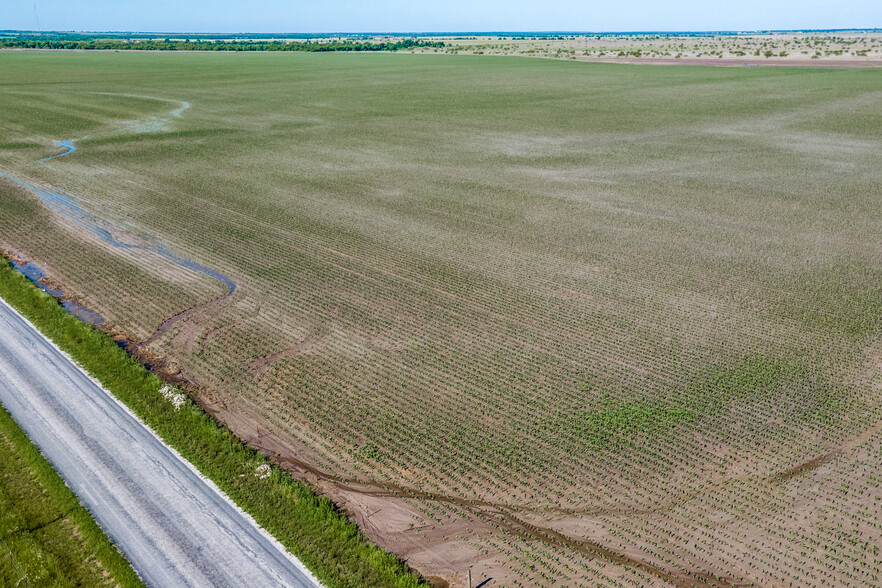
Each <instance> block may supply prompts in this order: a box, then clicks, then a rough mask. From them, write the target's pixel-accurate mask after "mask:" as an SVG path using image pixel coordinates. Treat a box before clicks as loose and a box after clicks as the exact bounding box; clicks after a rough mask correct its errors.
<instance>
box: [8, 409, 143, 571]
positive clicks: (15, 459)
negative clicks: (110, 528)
mask: <svg viewBox="0 0 882 588" xmlns="http://www.w3.org/2000/svg"><path fill="white" fill-rule="evenodd" d="M0 584H2V585H3V586H96V587H97V586H102V587H103V586H107V587H108V588H109V587H112V586H143V584H142V583H141V582H140V580H139V579H138V576H137V574H135V571H134V570H133V569H132V567H131V566H130V565H129V563H128V561H126V559H125V557H123V556H122V555H121V554H120V553H119V552H118V551H117V550H116V548H115V547H114V546H113V544H112V543H111V542H110V540H109V539H108V538H107V535H105V534H104V532H103V531H102V530H101V528H100V527H98V525H97V524H96V523H95V521H94V519H92V516H91V515H90V514H89V511H87V510H86V509H85V508H83V506H82V505H81V504H79V502H78V501H77V498H76V496H75V495H74V494H73V492H71V491H70V488H68V487H67V486H65V484H64V482H63V481H62V480H61V478H59V477H58V474H57V473H56V472H55V470H53V469H52V466H51V465H50V464H49V462H47V461H46V458H45V457H43V456H42V455H41V454H40V450H39V449H37V448H36V447H35V446H34V444H33V443H31V442H30V441H29V440H28V438H27V436H26V435H25V434H24V432H23V431H22V430H21V429H20V428H19V427H18V425H16V424H15V421H13V420H12V417H10V416H9V413H7V412H6V411H5V410H3V408H2V407H0Z"/></svg>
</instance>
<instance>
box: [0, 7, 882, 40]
mask: <svg viewBox="0 0 882 588" xmlns="http://www.w3.org/2000/svg"><path fill="white" fill-rule="evenodd" d="M831 28H882V0H734V1H733V0H619V1H616V0H581V1H580V0H553V1H550V2H549V1H542V0H484V1H482V0H439V1H435V2H425V1H423V2H420V1H419V0H416V1H415V0H359V1H355V0H313V1H305V0H250V1H249V0H0V29H3V30H8V29H27V30H44V31H49V30H66V31H157V32H217V33H237V32H252V33H269V32H288V33H324V32H455V31H592V32H621V31H721V30H725V31H739V30H768V29H831Z"/></svg>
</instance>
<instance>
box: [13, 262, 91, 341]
mask: <svg viewBox="0 0 882 588" xmlns="http://www.w3.org/2000/svg"><path fill="white" fill-rule="evenodd" d="M12 267H14V268H15V269H16V270H18V271H19V272H21V273H22V275H24V276H25V277H26V278H27V279H29V280H30V281H32V282H33V283H34V284H36V285H37V287H39V288H40V290H42V291H43V292H46V293H47V294H51V295H52V296H55V297H56V298H59V299H60V298H61V297H62V296H64V290H53V289H52V288H50V287H49V286H47V285H46V284H45V283H44V282H43V280H44V279H45V278H46V272H45V271H43V268H41V267H39V266H38V265H36V264H34V263H32V262H30V261H26V262H24V263H18V262H15V261H13V262H12ZM61 306H62V307H63V308H64V309H65V310H66V311H68V312H69V313H71V314H72V315H74V316H76V317H78V318H79V319H80V320H83V321H85V322H87V323H89V324H90V325H96V326H97V325H100V324H101V323H103V322H105V320H106V319H105V318H104V317H103V316H101V315H100V314H98V313H97V312H95V311H94V310H92V309H91V308H88V307H86V306H83V305H82V304H79V303H78V302H76V301H75V300H64V299H61Z"/></svg>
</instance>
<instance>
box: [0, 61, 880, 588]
mask: <svg viewBox="0 0 882 588" xmlns="http://www.w3.org/2000/svg"><path fill="white" fill-rule="evenodd" d="M880 84H882V72H880V71H879V70H878V69H835V70H834V69H823V68H812V69H797V68H702V67H680V66H677V67H669V68H657V67H641V66H628V65H610V64H588V63H574V62H566V61H549V60H529V59H523V58H514V57H511V58H500V57H480V56H453V55H381V54H373V55H349V54H347V55H340V54H334V55H330V54H328V55H300V54H296V55H291V54H284V55H282V54H279V55H276V54H272V55H270V54H208V55H203V54H113V53H102V54H81V53H76V54H72V53H67V54H59V53H54V54H48V53H2V54H0V172H2V173H4V174H6V175H7V176H8V177H7V178H6V179H4V178H3V177H0V204H2V206H0V247H2V248H3V249H4V250H5V251H7V252H8V253H9V254H11V255H13V256H15V257H17V258H18V259H21V260H28V261H33V262H35V263H36V264H37V265H39V266H40V267H42V268H44V269H45V270H46V271H47V277H48V278H49V280H50V281H51V282H52V283H53V284H55V285H57V286H59V287H61V288H62V289H64V290H65V291H66V292H67V293H68V295H70V296H74V297H75V298H77V299H78V300H79V301H80V302H82V303H83V304H85V305H86V306H88V307H89V308H92V309H94V310H96V311H98V312H99V313H101V314H102V315H103V316H104V317H105V318H107V319H108V320H107V323H105V324H104V325H103V328H106V329H107V330H108V331H109V332H111V333H113V334H115V335H116V336H118V337H119V338H123V337H125V338H127V339H128V340H129V341H130V346H131V347H137V344H138V343H143V346H142V347H141V349H140V352H141V353H143V354H144V355H145V356H149V358H150V360H151V361H152V362H153V363H154V365H155V366H157V368H158V369H161V370H163V371H164V373H165V374H166V376H167V377H169V378H171V379H174V380H176V381H180V382H181V386H183V387H188V386H189V389H190V390H191V391H192V392H193V393H194V394H195V395H196V396H197V398H198V399H199V401H200V402H201V403H202V404H203V406H205V407H206V408H208V409H209V410H210V411H212V412H213V413H214V414H216V416H217V417H218V419H220V420H221V421H222V422H224V423H226V424H228V425H229V426H230V427H231V428H232V429H233V430H234V431H235V432H237V433H238V434H239V435H240V436H241V437H243V438H244V439H246V440H248V441H249V442H251V443H252V444H253V445H255V446H257V447H261V448H263V449H264V450H265V451H266V452H267V453H268V454H270V455H273V456H275V458H276V459H277V460H278V461H279V462H280V463H282V464H284V465H286V466H288V467H289V468H290V469H291V470H292V471H294V472H295V473H297V472H299V473H300V474H301V475H302V477H303V478H305V479H307V480H309V481H310V482H312V483H313V484H314V485H315V486H316V487H317V488H318V489H319V490H321V491H323V492H325V493H326V494H328V495H329V496H331V497H332V498H333V499H334V500H335V501H337V502H338V503H339V504H341V505H342V506H343V507H344V508H345V509H347V511H348V512H349V513H350V514H351V515H352V516H353V518H354V520H356V522H358V524H359V525H360V526H361V528H362V529H364V531H365V532H366V533H367V534H368V536H369V537H371V538H372V539H374V540H376V541H377V542H378V543H379V544H381V545H382V546H384V547H387V548H389V549H390V550H392V551H394V552H395V553H397V554H398V555H400V556H402V557H403V558H405V559H406V560H407V561H408V562H409V563H410V564H411V565H413V566H414V567H416V568H417V569H418V570H419V571H420V572H422V573H423V574H424V575H425V576H427V577H431V576H434V577H435V579H436V581H437V582H438V583H439V584H440V583H443V582H444V581H446V582H450V583H451V585H453V586H462V585H463V583H464V581H465V580H464V578H465V574H466V570H467V568H469V567H472V570H473V578H474V579H475V580H477V581H476V582H474V584H478V583H479V582H480V581H482V580H483V579H486V578H487V577H492V578H493V580H492V582H491V583H490V584H488V585H490V586H495V585H508V586H518V585H520V586H533V585H552V584H557V585H576V584H581V585H592V586H594V585H602V586H622V585H624V586H646V585H665V584H674V585H679V586H730V585H740V584H743V583H747V584H755V585H790V584H793V585H799V586H806V585H818V586H819V585H824V584H828V585H829V584H836V585H855V586H858V585H865V586H870V585H877V584H878V582H879V574H880V567H882V558H880V555H879V553H878V546H876V540H877V538H878V537H879V535H880V533H882V529H880V527H879V523H878V521H879V520H880V518H882V516H880V515H882V488H880V481H882V480H880V477H879V474H878V472H879V471H882V406H880V404H879V401H880V399H882V339H880V331H882V239H880V237H879V235H880V234H882V232H880V231H882V207H880V198H882V189H880V186H882V166H880V165H879V154H880V153H882V115H880V113H882V91H880V88H882V85H880ZM71 139H73V140H75V141H74V143H73V145H74V146H75V147H76V150H75V151H73V152H71V153H69V154H67V155H63V156H61V157H56V158H53V159H49V160H47V161H42V162H41V161H39V160H40V159H41V158H45V157H49V156H52V155H55V154H60V153H62V152H64V151H66V150H67V149H66V148H64V147H61V146H58V145H56V144H55V143H54V141H57V140H71ZM9 178H14V179H15V180H17V181H13V180H12V179H9ZM24 184H27V185H31V186H34V187H36V188H38V189H39V190H41V191H42V192H41V193H38V192H35V191H34V190H33V189H31V188H28V187H27V185H24ZM195 264H199V265H198V266H197V265H195ZM200 268H202V269H200ZM205 270H210V271H211V272H215V274H217V275H220V276H222V277H224V278H229V279H231V280H232V282H234V284H235V289H234V291H233V292H232V294H231V295H230V294H229V292H230V288H229V286H228V285H227V284H225V283H223V282H222V281H220V280H219V279H218V278H217V275H214V276H213V275H212V274H211V273H209V272H207V271H205ZM173 316H178V318H177V319H175V320H173V321H167V319H169V318H170V317H173ZM164 321H167V322H165V326H164V327H162V328H161V329H160V328H159V327H160V325H161V324H163V323H164Z"/></svg>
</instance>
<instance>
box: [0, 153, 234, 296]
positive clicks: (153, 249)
mask: <svg viewBox="0 0 882 588" xmlns="http://www.w3.org/2000/svg"><path fill="white" fill-rule="evenodd" d="M62 155H64V154H62ZM56 157H60V155H59V156H56ZM0 176H2V177H4V178H6V179H8V180H10V181H12V182H15V183H16V184H18V185H19V186H22V187H25V188H27V189H29V190H31V191H32V192H34V193H35V194H37V196H39V198H40V201H41V202H42V203H43V204H45V205H46V206H48V207H49V208H50V209H52V210H54V211H55V212H57V213H59V214H60V215H61V216H63V217H64V218H66V219H68V220H70V221H72V222H73V223H74V224H76V225H77V226H78V227H81V228H83V229H86V230H87V231H89V232H91V233H92V234H94V235H96V236H97V237H99V238H100V239H101V240H102V241H104V242H105V243H107V244H108V245H111V246H113V247H116V248H118V249H130V250H141V251H144V252H149V253H155V254H157V255H159V256H161V257H164V258H165V259H167V260H169V261H171V262H172V263H174V264H175V265H178V266H180V267H183V268H186V269H189V270H192V271H195V272H198V273H201V274H204V275H206V276H208V277H209V278H212V279H215V280H217V281H219V282H221V283H222V284H224V285H225V286H226V287H227V290H228V292H227V296H229V295H231V294H232V293H233V292H235V291H236V283H235V282H234V281H233V279H232V278H230V277H228V276H226V275H224V274H222V273H220V272H219V271H217V270H214V269H212V268H210V267H207V266H204V265H202V264H201V263H198V262H196V261H192V260H190V259H185V258H183V257H181V256H179V255H176V254H174V253H172V252H171V251H169V249H168V248H167V247H165V246H164V245H162V244H161V243H150V242H149V240H148V241H147V243H148V244H147V245H133V244H130V243H124V242H122V241H120V240H118V239H117V238H116V237H114V236H113V232H112V231H111V229H110V228H108V227H109V226H110V225H109V223H107V222H106V221H103V220H101V219H99V218H97V217H95V216H94V215H93V214H91V213H89V212H87V211H86V210H85V209H83V207H82V206H80V205H79V203H77V201H76V199H75V198H74V197H73V196H71V195H69V194H62V193H61V192H56V191H54V190H47V189H43V188H39V187H37V186H34V185H32V184H29V183H27V182H24V181H22V180H19V179H18V178H15V177H13V176H10V175H9V174H5V173H3V172H0Z"/></svg>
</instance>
